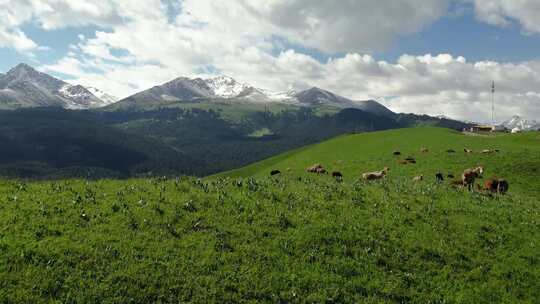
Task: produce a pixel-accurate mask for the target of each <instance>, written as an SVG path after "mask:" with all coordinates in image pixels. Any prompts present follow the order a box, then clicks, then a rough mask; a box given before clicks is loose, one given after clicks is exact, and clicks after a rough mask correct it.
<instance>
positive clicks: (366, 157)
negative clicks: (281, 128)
mask: <svg viewBox="0 0 540 304" xmlns="http://www.w3.org/2000/svg"><path fill="white" fill-rule="evenodd" d="M422 148H428V149H429V152H428V153H421V149H422ZM464 148H467V149H471V150H473V152H475V153H472V154H467V153H464V151H463V149H464ZM449 149H453V150H455V151H456V153H447V152H446V151H447V150H449ZM484 149H498V150H500V152H499V153H494V154H481V153H479V152H480V151H482V150H484ZM396 150H397V151H400V152H401V153H402V155H401V156H394V155H393V151H396ZM408 156H412V157H414V158H415V159H416V160H417V164H409V165H400V164H399V163H398V161H399V160H403V159H404V158H407V157H408ZM315 163H320V164H322V165H323V166H324V167H325V168H327V169H328V170H329V171H330V172H331V171H334V170H335V171H340V172H342V173H343V175H344V176H345V181H348V182H354V181H355V180H357V179H358V178H359V177H360V176H361V173H362V172H367V171H375V170H381V169H382V168H383V167H385V166H388V167H389V168H390V174H389V178H390V179H393V178H396V179H402V178H403V179H407V178H409V177H410V178H412V177H414V176H417V175H424V177H425V178H426V179H427V181H434V180H435V174H436V173H437V172H442V173H443V174H445V175H447V174H448V173H452V174H453V175H455V176H456V177H458V176H459V175H460V174H461V172H463V170H464V169H466V168H470V167H475V166H484V167H485V169H486V173H485V175H486V176H487V177H491V176H497V177H501V178H507V179H508V180H510V182H511V184H512V185H511V186H512V188H513V189H516V190H517V191H516V192H524V193H528V194H530V195H536V196H537V197H540V187H535V186H533V185H534V182H535V179H537V178H540V133H538V132H531V133H523V134H498V135H480V136H470V135H464V134H462V133H460V132H456V131H453V130H449V129H443V128H411V129H396V130H389V131H381V132H370V133H362V134H352V135H344V136H340V137H337V138H334V139H332V140H329V141H325V142H323V143H320V144H316V145H312V146H308V147H304V148H300V149H297V150H294V151H290V152H287V153H284V154H281V155H278V156H275V157H272V158H269V159H267V160H264V161H261V162H258V163H255V164H252V165H250V166H247V167H244V168H240V169H237V170H233V171H229V172H224V173H221V174H218V175H217V176H220V177H250V176H256V177H264V176H268V175H269V173H270V171H271V170H273V169H277V170H280V171H282V172H283V173H284V174H287V175H291V176H297V175H299V176H307V175H310V174H309V173H305V169H306V168H307V167H309V166H311V165H313V164H315ZM288 169H290V170H288ZM320 178H321V179H327V178H329V177H328V176H322V177H320Z"/></svg>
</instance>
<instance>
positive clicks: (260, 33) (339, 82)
mask: <svg viewBox="0 0 540 304" xmlns="http://www.w3.org/2000/svg"><path fill="white" fill-rule="evenodd" d="M0 6H4V7H3V10H0V72H6V71H8V70H9V69H10V68H11V67H13V66H15V65H16V64H18V63H20V62H26V63H29V64H31V65H33V66H35V67H36V68H38V69H40V70H42V71H44V72H47V73H50V74H52V75H55V76H57V77H59V78H63V79H64V80H67V81H70V82H73V83H80V84H83V85H89V86H90V85H91V86H95V87H98V88H100V89H102V90H104V91H106V92H109V93H112V94H114V95H117V96H119V97H126V96H128V95H130V94H133V93H135V92H137V91H140V90H144V89H147V88H149V87H151V86H153V85H158V84H160V83H163V82H165V81H168V80H170V79H172V78H175V77H179V76H188V77H196V76H197V77H198V76H200V77H211V76H216V75H218V74H226V75H229V76H232V77H234V78H236V79H237V80H239V81H242V82H248V83H250V84H252V85H255V86H258V87H263V88H267V89H271V90H287V89H291V88H292V89H303V88H306V87H309V86H319V87H323V88H327V89H329V90H332V91H335V92H336V93H338V94H342V95H344V96H347V97H351V98H356V99H366V98H371V99H376V100H378V101H380V102H382V103H384V104H385V105H387V106H388V107H390V108H392V109H393V110H396V111H414V112H421V113H426V114H445V115H449V116H454V117H459V118H469V119H473V118H475V119H485V118H486V117H487V116H489V113H488V112H487V111H486V110H485V108H486V87H488V86H489V85H488V84H489V83H490V81H491V80H492V79H494V80H497V82H498V83H501V88H500V94H501V95H500V101H501V103H506V105H508V106H507V107H506V109H505V111H504V113H501V114H500V118H501V119H503V118H506V117H509V116H511V115H513V114H521V115H524V114H526V115H528V116H533V118H536V117H538V116H540V106H539V102H540V93H539V92H538V91H539V90H540V83H539V82H540V76H539V75H540V5H539V4H538V2H537V0H522V1H519V3H518V2H517V1H513V0H379V1H371V0H356V1H347V2H335V1H331V0H316V1H315V0H290V1H268V0H264V1H263V0H243V1H240V0H231V1H214V0H141V3H140V5H137V6H134V5H133V2H130V1H129V0H103V1H99V2H96V3H93V2H87V1H83V0H69V1H68V0H55V1H52V0H24V1H20V0H8V1H7V3H5V4H0ZM149 8H152V9H149ZM0 9H2V7H0ZM406 55H410V56H406ZM486 84H487V85H486ZM471 107H473V108H474V109H475V111H473V112H474V116H475V117H471V116H473V115H472V114H470V113H471Z"/></svg>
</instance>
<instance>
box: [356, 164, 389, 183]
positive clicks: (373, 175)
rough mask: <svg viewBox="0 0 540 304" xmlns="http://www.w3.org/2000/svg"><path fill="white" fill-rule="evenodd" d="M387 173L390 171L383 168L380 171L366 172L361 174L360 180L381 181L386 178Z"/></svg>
mask: <svg viewBox="0 0 540 304" xmlns="http://www.w3.org/2000/svg"><path fill="white" fill-rule="evenodd" d="M388 171H390V168H388V167H384V169H383V170H382V171H374V172H366V173H364V174H362V178H363V179H364V180H367V181H370V180H377V179H382V178H384V177H385V176H386V174H387V173H388Z"/></svg>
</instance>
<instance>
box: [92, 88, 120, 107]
mask: <svg viewBox="0 0 540 304" xmlns="http://www.w3.org/2000/svg"><path fill="white" fill-rule="evenodd" d="M86 89H87V90H88V91H89V92H90V93H92V94H94V96H96V97H97V98H99V99H101V101H103V103H104V105H110V104H113V103H115V102H117V101H118V100H119V99H118V97H116V96H113V95H110V94H108V93H105V92H103V91H102V90H100V89H98V88H94V87H86Z"/></svg>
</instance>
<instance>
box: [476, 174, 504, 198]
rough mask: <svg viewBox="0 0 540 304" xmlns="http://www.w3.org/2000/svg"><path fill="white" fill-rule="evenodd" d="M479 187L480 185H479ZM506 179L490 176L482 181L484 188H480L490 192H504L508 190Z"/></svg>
mask: <svg viewBox="0 0 540 304" xmlns="http://www.w3.org/2000/svg"><path fill="white" fill-rule="evenodd" d="M479 188H480V187H479ZM508 188H509V184H508V181H507V180H505V179H501V178H490V179H488V180H486V182H485V183H484V188H483V189H482V188H480V189H481V190H485V191H489V192H491V193H498V194H502V195H504V194H506V192H508Z"/></svg>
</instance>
